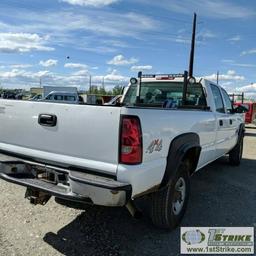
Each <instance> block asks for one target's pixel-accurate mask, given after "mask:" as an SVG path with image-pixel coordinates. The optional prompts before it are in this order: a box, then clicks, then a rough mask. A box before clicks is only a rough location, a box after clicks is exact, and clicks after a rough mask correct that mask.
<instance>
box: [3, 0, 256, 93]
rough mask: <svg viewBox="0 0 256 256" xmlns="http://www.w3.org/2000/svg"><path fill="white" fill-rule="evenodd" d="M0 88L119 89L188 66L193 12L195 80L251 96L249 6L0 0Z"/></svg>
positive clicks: (206, 1)
mask: <svg viewBox="0 0 256 256" xmlns="http://www.w3.org/2000/svg"><path fill="white" fill-rule="evenodd" d="M0 12H1V15H0V56H1V57H0V82H1V86H2V87H5V88H6V87H9V88H11V87H12V88H13V87H16V88H17V87H20V88H29V87H31V86H37V85H39V81H40V80H41V81H42V84H43V85H64V86H68V85H73V86H78V87H80V88H82V89H84V88H87V86H88V81H89V75H92V81H93V84H101V83H102V81H103V78H104V81H105V85H106V86H109V87H111V86H112V85H115V84H122V85H125V84H127V81H128V79H129V77H131V76H136V75H137V72H138V71H139V70H142V71H143V72H147V73H158V72H160V73H180V72H183V71H184V69H187V67H188V57H189V48H190V37H191V26H192V25H191V23H192V16H193V12H197V14H198V28H197V45H196V55H195V69H194V73H195V75H196V76H206V77H207V78H209V79H211V80H214V79H215V74H216V72H217V70H219V72H220V81H221V84H222V85H223V86H224V87H226V89H227V90H228V91H229V92H233V91H242V90H244V91H247V92H248V93H251V94H253V93H256V83H255V82H256V72H255V71H256V61H255V57H256V27H255V23H256V2H255V1H243V0H233V1H231V0H215V1H210V0H183V1H180V0H161V1H159V2H157V1H152V0H151V1H150V0H130V1H125V0H44V1H39V0H23V1H20V0H2V1H1V2H0Z"/></svg>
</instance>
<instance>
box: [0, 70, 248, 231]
mask: <svg viewBox="0 0 256 256" xmlns="http://www.w3.org/2000/svg"><path fill="white" fill-rule="evenodd" d="M131 81H132V83H130V84H129V87H128V90H127V92H126V94H125V95H124V96H123V99H122V100H123V103H122V106H107V105H105V106H92V105H68V107H63V104H61V105H60V104H53V103H49V102H33V101H13V102H12V105H11V106H10V105H9V103H8V101H7V100H2V101H0V111H1V112H0V122H1V126H0V150H1V156H0V162H1V163H2V167H1V170H0V177H1V178H2V179H4V180H6V181H8V182H11V183H16V184H19V185H22V186H25V187H27V192H26V197H27V198H28V199H30V201H31V202H32V203H34V204H45V203H46V202H47V201H48V199H49V198H50V197H51V196H55V197H56V198H60V199H62V202H64V203H66V204H69V202H70V201H76V202H79V203H91V204H97V205H104V206H127V208H128V209H129V210H130V211H131V212H132V213H133V214H134V212H136V211H135V209H136V208H135V207H134V205H133V202H134V200H135V199H136V198H141V197H143V196H145V195H147V196H148V197H149V198H150V202H151V217H152V221H153V223H154V224H155V225H156V226H158V227H162V228H169V229H172V228H174V227H176V226H177V225H178V224H179V222H180V221H181V219H182V217H183V215H184V213H185V209H186V206H187V202H188V198H189V194H190V192H189V186H190V185H189V184H190V176H191V175H193V174H194V173H195V172H196V171H198V170H199V169H201V168H202V167H204V166H205V165H207V164H208V163H211V162H212V161H214V160H216V159H217V158H219V157H221V156H223V155H226V154H228V155H229V161H230V163H231V164H232V165H239V164H240V161H241V158H242V150H243V136H244V123H243V118H242V115H241V114H239V113H236V112H235V111H234V109H233V107H232V104H231V101H230V99H229V97H228V95H227V93H226V91H225V90H224V89H223V88H221V87H220V86H218V85H216V84H214V83H212V82H210V81H207V80H205V79H197V80H196V81H195V83H193V84H189V85H188V87H187V91H186V93H185V94H184V77H183V76H182V75H162V76H160V75H146V76H142V77H141V78H139V79H132V80H131ZM138 88H139V90H138ZM138 91H140V94H138ZM52 95H53V96H54V97H55V94H52ZM184 97H185V98H184ZM21 120H22V121H21ZM17 127H19V129H17ZM14 134H15V136H13V135H14ZM35 138H43V139H41V140H35ZM202 203H203V202H202Z"/></svg>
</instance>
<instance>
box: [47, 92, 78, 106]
mask: <svg viewBox="0 0 256 256" xmlns="http://www.w3.org/2000/svg"><path fill="white" fill-rule="evenodd" d="M42 101H45V102H55V103H68V104H79V103H80V98H79V95H78V93H72V92H66V91H52V92H50V93H49V94H48V95H47V96H46V97H45V98H43V99H42Z"/></svg>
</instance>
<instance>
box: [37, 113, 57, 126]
mask: <svg viewBox="0 0 256 256" xmlns="http://www.w3.org/2000/svg"><path fill="white" fill-rule="evenodd" d="M38 123H39V124H40V125H42V126H49V127H54V126H56V124H57V116H55V115H49V114H40V115H39V116H38Z"/></svg>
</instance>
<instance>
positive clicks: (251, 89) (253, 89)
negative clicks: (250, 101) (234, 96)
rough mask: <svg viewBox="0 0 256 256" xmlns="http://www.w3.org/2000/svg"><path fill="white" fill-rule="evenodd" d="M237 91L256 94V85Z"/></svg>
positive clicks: (239, 88)
mask: <svg viewBox="0 0 256 256" xmlns="http://www.w3.org/2000/svg"><path fill="white" fill-rule="evenodd" d="M236 90H237V91H240V92H246V93H256V83H251V84H249V85H246V86H242V87H238V88H236Z"/></svg>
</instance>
